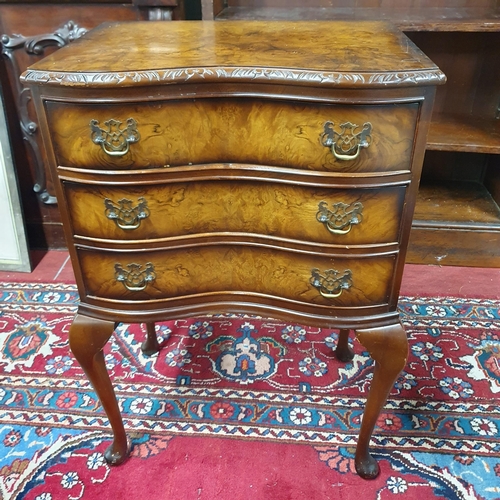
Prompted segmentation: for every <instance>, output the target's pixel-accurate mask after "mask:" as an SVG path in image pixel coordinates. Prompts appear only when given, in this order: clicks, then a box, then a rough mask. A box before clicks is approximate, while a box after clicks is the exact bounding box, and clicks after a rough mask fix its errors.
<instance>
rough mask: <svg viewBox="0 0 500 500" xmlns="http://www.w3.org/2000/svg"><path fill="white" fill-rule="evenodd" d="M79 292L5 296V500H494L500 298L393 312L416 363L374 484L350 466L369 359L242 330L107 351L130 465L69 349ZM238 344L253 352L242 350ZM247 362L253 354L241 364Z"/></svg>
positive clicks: (279, 329) (498, 492) (197, 324)
mask: <svg viewBox="0 0 500 500" xmlns="http://www.w3.org/2000/svg"><path fill="white" fill-rule="evenodd" d="M77 305H78V294H77V290H76V287H75V286H74V285H72V284H61V283H53V284H44V283H0V306H1V313H0V497H1V498H2V499H4V500H21V499H22V500H59V499H71V500H73V499H75V500H76V499H80V498H83V499H90V500H94V499H103V500H106V499H115V498H138V499H141V500H155V499H164V498H165V499H167V498H168V499H176V500H177V499H179V500H191V499H193V500H194V499H206V500H212V499H218V500H229V499H231V500H239V499H242V500H243V499H245V500H246V499H258V500H261V499H283V500H285V499H286V500H289V499H297V500H299V499H309V500H316V499H318V500H319V499H346V500H350V499H356V500H358V499H359V498H366V499H371V498H373V499H387V498H404V499H419V500H423V499H431V498H445V499H488V500H493V499H498V498H500V405H499V397H500V300H497V299H487V298H482V299H480V300H479V299H473V298H457V297H441V298H430V297H412V296H403V297H401V300H400V304H399V307H400V311H401V317H402V321H403V323H404V325H405V328H406V331H407V333H408V336H409V341H410V355H409V361H408V364H407V367H406V369H405V371H404V372H403V373H402V374H401V376H400V377H399V379H398V381H397V383H396V385H395V387H394V390H393V391H392V393H391V395H390V397H389V400H388V402H387V405H386V407H385V408H384V410H383V412H382V414H381V415H380V418H379V420H378V424H377V427H376V429H375V433H374V437H373V440H372V450H373V452H374V455H375V456H376V458H377V459H378V460H379V463H380V465H381V475H380V476H379V477H378V478H377V479H375V480H373V481H364V480H362V479H360V478H359V477H358V476H357V475H356V474H355V472H354V462H353V453H354V447H355V445H356V439H357V433H358V430H359V426H360V420H361V415H362V412H363V407H364V402H365V398H366V395H367V391H368V389H369V385H370V381H371V377H372V372H373V362H372V360H371V359H370V358H369V356H368V354H367V353H366V352H365V351H364V350H363V347H362V346H361V345H360V344H359V343H358V342H357V341H356V340H355V339H352V345H353V348H354V351H355V357H354V359H353V361H352V362H349V363H341V362H339V361H337V360H336V359H335V357H334V356H333V354H332V347H333V346H334V345H335V343H336V339H337V332H336V331H334V330H321V329H318V328H311V327H305V326H301V325H294V324H286V323H283V322H280V321H276V320H269V319H263V318H256V317H249V316H232V315H231V316H230V315H214V316H209V317H200V318H193V319H190V320H179V321H172V322H168V323H159V324H158V325H157V336H158V338H159V341H160V343H161V344H162V345H163V346H164V347H163V349H162V351H161V352H160V353H159V354H158V355H156V356H154V357H146V356H144V355H143V354H142V352H141V350H140V344H141V342H142V341H143V340H144V339H145V335H146V331H145V326H144V325H140V324H134V325H128V324H120V325H119V326H118V327H117V329H116V331H115V334H114V335H113V337H112V340H111V341H110V342H109V343H108V345H107V346H106V349H105V357H106V362H107V366H108V370H109V371H110V373H111V376H112V379H113V381H114V385H115V389H116V392H117V396H118V399H119V404H120V408H121V410H122V413H123V416H124V421H125V425H126V428H127V429H128V432H129V435H130V437H131V440H132V443H133V449H132V454H131V457H130V459H129V460H128V461H127V462H126V463H125V464H123V465H122V466H119V467H111V468H110V467H109V466H108V465H107V464H106V463H105V462H104V459H103V452H104V450H105V449H106V447H107V445H108V444H109V442H110V436H111V434H110V430H109V425H108V422H107V419H106V417H105V415H104V413H103V411H102V409H101V407H100V405H99V403H98V401H97V399H96V396H95V394H94V392H93V390H92V387H91V386H90V384H89V383H88V381H87V380H86V378H85V376H84V374H83V372H82V370H81V369H80V367H79V365H78V364H77V363H76V361H75V360H74V359H73V357H72V355H71V353H70V351H69V347H68V329H69V325H70V323H71V319H72V317H73V315H74V313H75V311H76V307H77ZM242 346H244V349H242ZM243 352H244V353H245V355H243V354H242V353H243Z"/></svg>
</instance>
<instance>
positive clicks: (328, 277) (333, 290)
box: [309, 269, 352, 299]
mask: <svg viewBox="0 0 500 500" xmlns="http://www.w3.org/2000/svg"><path fill="white" fill-rule="evenodd" d="M351 278H352V272H351V270H350V269H346V270H345V271H344V273H343V274H340V272H339V271H337V270H336V269H327V270H326V271H325V272H324V273H323V274H321V272H320V270H319V269H313V270H312V271H311V279H310V280H309V281H310V283H311V285H312V286H313V287H314V288H317V289H318V290H319V293H320V294H321V295H322V296H323V297H325V298H327V299H336V298H337V297H340V296H341V295H342V292H343V291H344V290H348V289H349V288H351V286H352V279H351Z"/></svg>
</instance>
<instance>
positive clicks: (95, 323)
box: [69, 314, 129, 465]
mask: <svg viewBox="0 0 500 500" xmlns="http://www.w3.org/2000/svg"><path fill="white" fill-rule="evenodd" d="M114 329H115V323H114V322H112V321H103V320H99V319H94V318H90V317H87V316H83V315H81V314H77V315H76V316H75V319H74V320H73V323H72V325H71V328H70V330H69V345H70V347H71V351H72V352H73V354H74V356H75V358H76V359H77V361H78V362H79V363H80V365H81V367H82V368H83V371H84V372H85V374H86V375H87V377H88V379H89V380H90V383H91V384H92V386H93V387H94V390H95V392H96V393H97V396H98V397H99V400H100V401H101V404H102V406H103V408H104V411H105V412H106V415H107V417H108V419H109V423H110V424H111V428H112V429H113V435H114V440H113V443H112V444H111V446H109V448H108V449H107V450H106V452H105V454H104V457H105V458H106V461H107V462H108V463H109V464H111V465H118V464H121V463H122V462H124V461H125V460H126V458H127V456H128V453H129V444H128V441H127V436H126V434H125V429H124V427H123V421H122V417H121V414H120V409H119V407H118V402H117V400H116V396H115V391H114V389H113V385H112V384H111V380H110V378H109V374H108V371H107V369H106V363H105V361H104V354H103V348H104V346H105V345H106V342H107V341H108V340H109V338H110V337H111V335H112V333H113V331H114Z"/></svg>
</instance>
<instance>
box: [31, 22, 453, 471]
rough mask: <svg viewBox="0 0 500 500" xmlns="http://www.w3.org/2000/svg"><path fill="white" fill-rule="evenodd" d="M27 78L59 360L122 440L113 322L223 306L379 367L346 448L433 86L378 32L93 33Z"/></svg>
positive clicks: (181, 27) (390, 310)
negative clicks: (64, 323) (301, 330)
mask: <svg viewBox="0 0 500 500" xmlns="http://www.w3.org/2000/svg"><path fill="white" fill-rule="evenodd" d="M23 79H24V82H25V83H26V84H28V85H30V86H31V89H32V91H33V94H34V99H35V104H36V106H37V112H38V114H39V116H40V117H41V128H42V134H43V137H44V141H45V143H46V147H47V151H48V154H49V158H48V161H49V163H50V166H51V171H52V173H53V176H54V182H55V184H56V187H57V197H58V202H59V204H60V208H61V213H62V217H63V224H64V229H65V235H66V238H67V243H68V247H69V251H70V254H71V260H72V263H73V266H74V270H75V275H76V279H77V283H78V290H79V293H80V297H81V304H80V306H79V311H78V314H77V316H76V318H75V320H74V322H73V324H72V327H71V331H70V345H71V349H72V351H73V353H74V355H75V356H76V358H77V359H78V361H79V362H80V364H81V365H82V367H83V368H84V370H85V372H86V373H87V376H88V377H89V379H90V381H91V382H92V384H93V385H94V388H95V390H96V392H97V394H98V396H99V398H100V400H101V403H102V405H103V407H104V409H105V411H106V413H107V415H108V417H109V420H110V423H111V426H112V429H113V433H114V441H113V443H112V445H111V446H110V448H109V449H108V451H107V453H106V458H107V460H108V461H109V462H110V463H114V464H118V463H121V462H123V461H124V460H125V458H126V456H127V453H128V451H129V449H128V448H129V446H128V442H127V438H126V434H125V430H124V427H123V423H122V420H121V415H120V411H119V408H118V405H117V402H116V398H115V395H114V392H113V387H112V383H111V381H110V379H109V376H108V374H107V372H106V369H105V365H104V361H103V356H102V348H103V346H104V345H105V343H106V342H107V341H108V339H109V337H110V336H111V334H112V332H113V329H114V326H115V324H116V322H119V321H125V322H144V323H146V324H147V326H148V338H147V340H146V342H145V343H144V345H143V349H144V350H145V352H147V353H152V352H155V351H156V350H157V349H158V344H157V341H156V337H155V334H154V323H155V322H156V321H162V320H169V319H174V318H182V317H188V316H193V315H199V314H205V313H216V312H236V313H250V314H253V313H255V314H259V315H263V316H268V317H277V318H282V319H286V320H287V321H293V322H296V323H299V324H311V325H318V326H322V327H328V328H338V329H339V330H340V336H339V338H340V340H339V345H338V347H337V350H336V354H337V357H339V358H340V359H345V360H346V359H349V358H350V357H352V352H351V351H350V349H349V347H348V344H347V338H348V334H349V331H350V330H354V331H355V332H356V335H357V336H358V339H359V341H360V342H361V343H362V344H363V345H364V346H365V347H366V349H367V350H368V351H369V352H370V354H371V356H372V357H373V358H374V359H375V361H376V365H375V366H376V368H375V373H374V378H373V382H372V389H371V391H370V394H369V397H368V400H367V403H366V409H365V413H364V418H363V422H362V427H361V431H360V436H359V441H358V447H357V452H356V467H357V470H358V473H359V474H360V475H362V476H363V477H366V478H371V477H375V476H376V475H377V473H378V465H377V463H376V462H375V460H374V459H373V458H372V457H371V455H370V454H369V451H368V447H369V441H370V437H371V434H372V431H373V428H374V425H375V422H376V419H377V416H378V415H379V412H380V410H381V408H382V406H383V405H384V403H385V401H386V398H387V395H388V393H389V391H390V389H391V388H392V385H393V383H394V381H395V379H396V377H397V376H398V374H399V372H400V371H401V369H402V368H403V366H404V364H405V362H406V356H407V348H408V346H407V340H406V335H405V333H404V330H403V328H402V327H401V325H400V322H399V318H398V313H397V301H398V292H399V286H400V281H401V275H402V270H403V266H404V259H405V252H406V247H407V242H408V236H409V232H410V223H411V218H412V213H413V207H414V203H415V196H416V191H417V189H418V181H419V176H420V170H421V165H422V160H423V154H424V145H425V139H426V133H427V128H428V123H429V116H430V113H431V107H432V100H433V97H434V91H435V85H437V84H439V83H441V82H443V80H444V75H443V74H442V73H441V72H440V71H439V69H438V68H437V67H436V66H435V65H434V64H433V63H432V62H431V61H430V60H429V59H427V58H426V57H425V56H424V55H423V54H422V53H421V52H420V51H419V50H418V49H417V48H416V47H415V46H414V45H412V43H411V42H410V41H409V40H408V39H407V38H406V37H405V36H404V35H403V34H401V33H399V32H397V31H395V30H393V29H392V28H391V27H390V26H388V25H386V24H383V23H374V22H366V23H342V22H314V23H313V22H305V23H300V22H298V23H291V22H290V23H273V22H250V23H246V22H216V23H214V22H178V23H165V24H163V23H151V22H147V23H141V22H137V23H124V24H112V25H105V26H101V27H99V28H97V29H96V30H93V31H91V32H90V33H88V34H87V35H86V36H85V37H84V38H83V39H81V40H79V41H76V42H75V43H74V44H72V45H71V46H70V47H66V48H63V49H61V50H59V51H57V52H56V53H55V54H53V55H51V56H49V57H47V58H46V59H44V60H43V61H41V62H39V63H37V64H36V65H34V66H33V67H31V68H30V69H28V71H27V72H26V73H25V74H24V75H23Z"/></svg>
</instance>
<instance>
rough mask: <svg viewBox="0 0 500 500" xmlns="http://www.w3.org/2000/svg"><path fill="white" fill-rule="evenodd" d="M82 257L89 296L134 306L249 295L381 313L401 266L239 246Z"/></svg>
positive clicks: (387, 258)
mask: <svg viewBox="0 0 500 500" xmlns="http://www.w3.org/2000/svg"><path fill="white" fill-rule="evenodd" d="M77 251H78V256H79V263H80V268H81V272H82V278H83V282H84V287H85V292H86V294H87V296H89V297H90V296H91V297H94V298H103V299H110V300H116V301H128V302H132V303H136V304H138V303H140V302H144V301H153V300H154V301H165V302H167V303H168V301H169V300H172V299H178V298H180V297H190V298H191V299H192V298H194V297H196V296H198V297H199V298H200V301H203V300H205V301H206V300H209V299H210V300H215V299H216V298H217V294H222V293H224V294H225V295H227V293H235V294H240V295H241V293H243V294H245V295H247V296H257V297H258V296H261V297H267V298H279V299H284V300H289V301H294V302H300V303H303V304H316V305H318V306H335V307H359V306H373V305H379V304H380V305H382V304H387V302H388V300H389V296H390V292H391V286H392V279H393V273H394V266H395V261H396V254H395V253H394V254H390V255H380V256H360V255H356V256H355V257H347V256H341V257H337V256H335V257H333V256H328V255H324V254H313V253H311V252H303V251H296V250H285V249H279V248H274V247H273V248H268V247H261V246H259V247H256V246H250V245H248V246H247V245H242V244H234V243H232V244H221V243H209V244H203V245H199V246H197V247H195V248H193V247H189V248H174V249H162V250H155V251H146V252H144V251H137V252H130V251H119V250H101V249H89V248H87V247H85V248H78V249H77ZM239 298H240V299H241V296H240V297H239ZM84 301H85V297H82V302H84Z"/></svg>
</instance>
